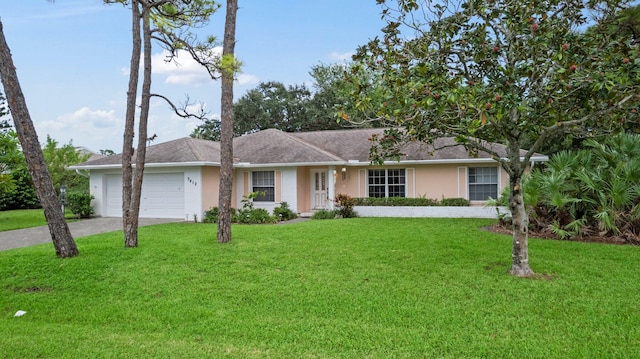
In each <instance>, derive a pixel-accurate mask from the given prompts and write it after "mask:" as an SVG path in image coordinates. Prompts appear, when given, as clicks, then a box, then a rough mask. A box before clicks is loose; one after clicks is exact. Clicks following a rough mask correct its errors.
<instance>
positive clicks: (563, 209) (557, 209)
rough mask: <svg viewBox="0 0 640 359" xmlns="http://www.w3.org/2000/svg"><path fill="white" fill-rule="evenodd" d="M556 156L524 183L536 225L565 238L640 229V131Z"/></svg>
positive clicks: (627, 235) (630, 238) (632, 234)
mask: <svg viewBox="0 0 640 359" xmlns="http://www.w3.org/2000/svg"><path fill="white" fill-rule="evenodd" d="M584 145H585V149H583V150H579V151H563V152H559V153H557V154H556V155H554V156H552V157H551V158H550V159H549V161H548V162H547V165H546V167H545V168H544V170H541V171H534V173H533V174H532V175H531V177H530V179H529V180H527V181H526V183H525V184H524V188H525V192H526V193H528V195H529V198H530V199H532V200H533V201H532V203H534V205H533V206H532V208H531V210H532V212H533V213H532V224H534V225H537V226H538V227H539V228H538V229H542V230H544V229H545V228H544V227H546V229H548V230H550V231H552V232H553V233H555V234H556V235H558V236H559V237H561V238H570V237H575V236H584V235H593V234H598V235H605V236H618V237H621V238H623V239H624V240H626V241H627V242H632V243H637V242H638V235H639V234H640V136H639V135H634V134H620V135H618V136H612V137H609V138H607V139H606V140H604V141H603V142H597V141H595V140H588V141H586V142H585V144H584Z"/></svg>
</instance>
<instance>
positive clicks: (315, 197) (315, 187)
mask: <svg viewBox="0 0 640 359" xmlns="http://www.w3.org/2000/svg"><path fill="white" fill-rule="evenodd" d="M311 201H312V203H311V206H312V208H313V209H321V208H327V171H324V170H311Z"/></svg>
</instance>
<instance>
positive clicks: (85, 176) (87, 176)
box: [76, 168, 91, 178]
mask: <svg viewBox="0 0 640 359" xmlns="http://www.w3.org/2000/svg"><path fill="white" fill-rule="evenodd" d="M76 173H77V174H79V175H80V176H82V177H84V178H91V176H90V175H88V174H85V173H82V172H80V169H79V168H76Z"/></svg>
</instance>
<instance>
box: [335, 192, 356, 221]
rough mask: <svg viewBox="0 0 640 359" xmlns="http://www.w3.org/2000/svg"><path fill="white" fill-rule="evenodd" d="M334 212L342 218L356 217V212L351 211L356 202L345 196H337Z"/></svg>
mask: <svg viewBox="0 0 640 359" xmlns="http://www.w3.org/2000/svg"><path fill="white" fill-rule="evenodd" d="M335 203H336V212H337V213H338V215H340V216H342V218H353V217H357V215H356V212H355V211H354V210H353V206H355V203H356V201H355V200H354V199H353V197H351V196H349V195H346V194H339V195H337V196H336V202H335Z"/></svg>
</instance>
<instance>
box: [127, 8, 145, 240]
mask: <svg viewBox="0 0 640 359" xmlns="http://www.w3.org/2000/svg"><path fill="white" fill-rule="evenodd" d="M138 6H139V5H138V2H137V1H133V2H132V3H131V20H132V23H131V32H132V36H133V41H132V42H133V49H132V50H131V64H130V69H129V71H130V72H129V89H128V90H127V111H126V114H125V125H124V140H123V144H122V225H123V232H124V245H125V247H137V246H138V211H139V205H138V207H136V206H135V203H134V201H133V168H132V165H131V162H132V159H133V151H134V149H133V137H134V131H133V130H134V125H135V116H136V98H137V93H138V77H139V68H140V50H141V48H142V44H141V40H140V8H139V7H138ZM138 204H139V202H138ZM136 208H137V209H136Z"/></svg>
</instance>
